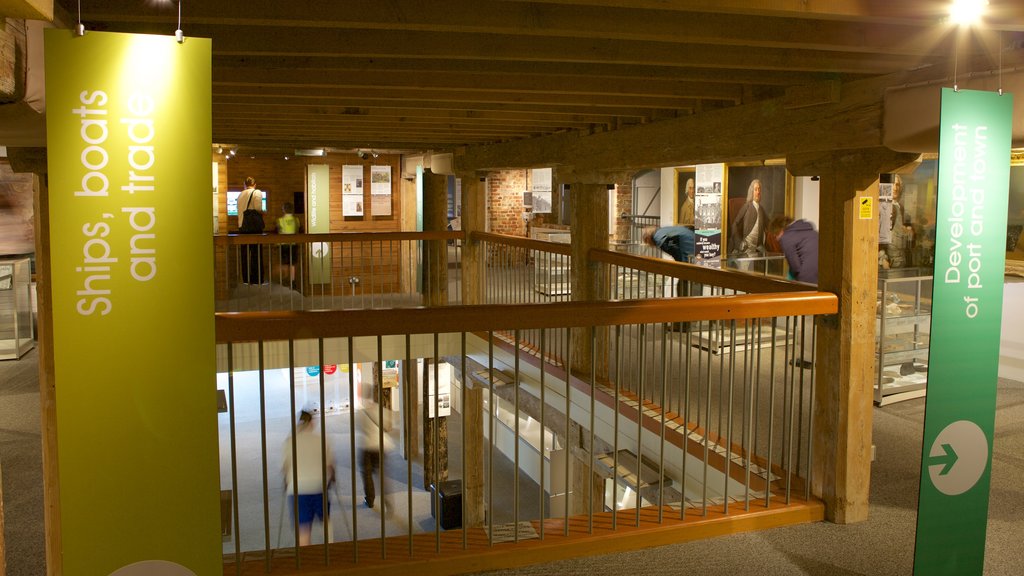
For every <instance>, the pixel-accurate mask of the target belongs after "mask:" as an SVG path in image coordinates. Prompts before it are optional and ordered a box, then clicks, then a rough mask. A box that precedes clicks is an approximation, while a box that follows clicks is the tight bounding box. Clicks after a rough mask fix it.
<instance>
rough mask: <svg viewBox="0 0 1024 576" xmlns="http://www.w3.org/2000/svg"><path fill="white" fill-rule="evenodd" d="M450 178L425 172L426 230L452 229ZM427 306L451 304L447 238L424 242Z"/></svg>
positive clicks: (424, 229)
mask: <svg viewBox="0 0 1024 576" xmlns="http://www.w3.org/2000/svg"><path fill="white" fill-rule="evenodd" d="M447 214H448V177H447V176H445V175H443V174H434V173H433V172H430V171H429V170H425V171H424V172H423V231H424V232H443V231H445V230H447V229H448V217H447ZM423 274H424V276H425V278H424V282H423V292H424V294H423V297H424V305H426V306H445V305H447V304H448V245H447V243H446V242H444V241H443V240H429V241H426V242H424V243H423Z"/></svg>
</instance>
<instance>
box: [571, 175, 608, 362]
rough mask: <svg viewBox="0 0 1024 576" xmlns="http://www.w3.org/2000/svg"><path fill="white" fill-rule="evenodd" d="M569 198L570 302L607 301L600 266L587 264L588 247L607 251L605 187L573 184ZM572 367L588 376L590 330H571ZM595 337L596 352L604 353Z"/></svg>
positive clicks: (606, 288) (599, 338)
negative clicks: (570, 239) (570, 246)
mask: <svg viewBox="0 0 1024 576" xmlns="http://www.w3.org/2000/svg"><path fill="white" fill-rule="evenodd" d="M569 194H570V195H571V198H570V204H571V205H572V208H571V216H570V218H571V224H570V231H571V233H572V299H573V300H607V299H608V279H607V277H606V275H605V274H604V273H603V268H602V266H601V265H600V264H597V263H592V262H590V259H589V258H588V254H589V252H590V250H591V248H597V249H603V250H607V249H608V185H607V184H583V183H578V182H577V183H575V184H573V185H572V188H571V190H570V192H569ZM572 342H573V349H572V359H573V362H572V368H573V370H575V371H577V372H578V373H581V374H587V375H589V374H590V373H591V365H592V362H593V354H592V352H591V348H592V346H593V342H592V339H591V330H590V329H589V328H586V329H574V330H573V336H572ZM605 349H606V347H605V346H603V345H602V341H601V334H600V332H599V334H598V342H597V350H598V351H602V350H605ZM601 364H602V362H598V365H597V373H598V375H599V376H601V375H607V365H604V366H602V365H601Z"/></svg>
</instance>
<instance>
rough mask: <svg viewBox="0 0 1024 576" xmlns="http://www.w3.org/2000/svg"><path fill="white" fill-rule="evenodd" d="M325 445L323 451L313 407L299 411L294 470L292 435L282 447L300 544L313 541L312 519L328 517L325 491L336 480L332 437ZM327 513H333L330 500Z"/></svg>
mask: <svg viewBox="0 0 1024 576" xmlns="http://www.w3.org/2000/svg"><path fill="white" fill-rule="evenodd" d="M326 444H327V450H326V451H324V450H323V446H322V444H321V437H320V433H319V431H318V429H317V427H316V425H315V424H314V423H313V410H312V409H310V408H303V409H302V411H301V412H299V422H298V424H297V425H296V428H295V447H294V448H295V462H296V465H295V469H294V470H293V469H292V436H291V434H289V435H288V438H287V439H285V441H284V446H283V447H282V453H283V454H284V462H283V463H282V465H281V472H282V473H283V474H284V484H285V494H287V495H288V501H289V504H290V507H289V509H290V510H291V517H292V518H297V519H298V523H299V546H306V545H308V544H309V543H310V537H311V535H312V533H313V520H314V519H316V518H319V519H320V521H321V522H324V521H325V518H326V517H327V516H326V515H325V514H324V500H325V498H324V493H325V492H326V490H327V488H328V487H329V486H330V485H331V484H333V483H334V451H333V450H332V449H331V443H330V441H329V440H328V441H326ZM325 470H326V474H327V484H326V485H324V471H325ZM327 512H330V504H329V503H328V506H327Z"/></svg>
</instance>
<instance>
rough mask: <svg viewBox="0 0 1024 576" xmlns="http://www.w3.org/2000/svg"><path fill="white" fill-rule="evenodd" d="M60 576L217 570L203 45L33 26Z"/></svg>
mask: <svg viewBox="0 0 1024 576" xmlns="http://www.w3.org/2000/svg"><path fill="white" fill-rule="evenodd" d="M45 53H46V56H45V57H46V104H47V110H46V134H47V156H48V165H49V167H48V170H49V223H50V238H49V246H50V274H51V282H50V288H51V291H52V316H53V333H52V342H53V360H54V367H53V378H54V385H55V394H56V404H57V454H58V461H59V467H60V468H59V469H60V536H61V539H60V542H61V544H60V550H58V551H57V553H58V554H60V556H61V558H62V562H63V573H64V574H90V575H96V576H107V575H110V574H116V575H117V576H142V575H145V574H156V573H159V574H175V575H179V574H180V575H190V574H203V575H205V574H220V573H221V572H222V571H223V568H222V558H221V536H220V482H219V479H218V477H219V469H220V468H219V462H218V447H217V442H218V432H217V408H216V399H215V394H214V391H215V390H216V382H215V373H216V363H215V339H214V324H213V314H214V305H213V244H212V243H211V239H210V146H211V142H212V137H211V62H212V60H211V41H210V40H209V39H205V38H186V39H185V40H184V42H182V43H178V42H176V41H175V38H174V37H173V36H149V35H135V34H116V33H105V32H92V31H90V32H86V34H85V35H84V36H80V37H78V36H75V35H74V34H73V33H72V32H71V31H70V30H62V29H48V30H46V32H45Z"/></svg>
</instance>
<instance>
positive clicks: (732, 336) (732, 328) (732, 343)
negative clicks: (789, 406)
mask: <svg viewBox="0 0 1024 576" xmlns="http://www.w3.org/2000/svg"><path fill="white" fill-rule="evenodd" d="M729 347H730V348H731V349H732V353H731V354H729V394H728V399H727V401H726V402H724V404H725V414H726V424H725V455H724V456H725V490H724V493H723V494H722V503H723V508H722V512H723V513H724V514H729V480H730V476H729V472H730V469H731V466H732V399H733V387H734V385H735V383H736V320H730V321H729ZM723 358H724V354H723ZM718 401H719V404H722V403H723V402H722V398H721V397H719V399H718Z"/></svg>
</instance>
